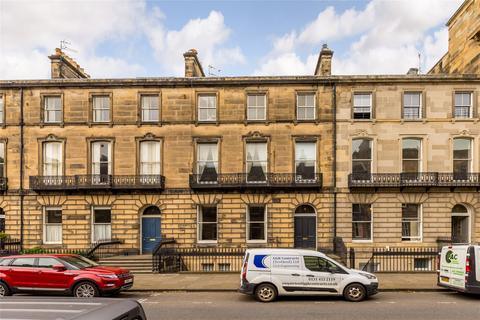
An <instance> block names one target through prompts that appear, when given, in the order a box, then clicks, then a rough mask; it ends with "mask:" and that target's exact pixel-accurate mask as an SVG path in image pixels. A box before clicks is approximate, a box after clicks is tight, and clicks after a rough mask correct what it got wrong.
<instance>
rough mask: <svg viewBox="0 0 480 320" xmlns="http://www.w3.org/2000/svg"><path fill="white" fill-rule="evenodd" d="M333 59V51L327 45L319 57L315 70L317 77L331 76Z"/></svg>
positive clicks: (323, 47)
mask: <svg viewBox="0 0 480 320" xmlns="http://www.w3.org/2000/svg"><path fill="white" fill-rule="evenodd" d="M332 57H333V51H332V50H330V49H329V48H328V46H327V44H326V43H325V44H324V45H323V46H322V51H320V55H319V56H318V61H317V67H316V68H315V75H316V76H330V75H331V74H332Z"/></svg>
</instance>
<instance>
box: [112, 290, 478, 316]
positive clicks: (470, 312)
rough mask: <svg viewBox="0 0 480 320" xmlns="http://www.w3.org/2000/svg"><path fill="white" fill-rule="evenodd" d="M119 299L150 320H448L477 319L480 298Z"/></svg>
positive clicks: (185, 295)
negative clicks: (133, 301)
mask: <svg viewBox="0 0 480 320" xmlns="http://www.w3.org/2000/svg"><path fill="white" fill-rule="evenodd" d="M120 297H123V298H133V299H137V300H138V301H139V302H140V303H141V304H142V305H143V307H144V309H145V311H146V313H147V317H148V319H149V320H169V319H172V320H183V319H185V320H193V319H199V320H201V319H205V320H216V319H229V320H230V319H231V320H233V319H249V320H250V319H262V320H267V319H275V320H279V319H315V320H319V319H328V320H337V319H349V320H350V319H354V320H362V319H368V320H375V319H378V320H386V319H389V320H390V319H392V320H394V319H399V320H400V319H402V320H415V319H422V320H425V319H435V320H442V319H445V320H447V319H448V320H452V319H477V318H478V316H479V315H480V296H468V295H464V294H460V293H453V292H382V293H379V294H378V295H376V296H373V297H371V298H370V299H369V300H367V301H364V302H360V303H352V302H346V301H344V300H343V299H342V298H337V297H292V298H281V299H280V300H279V301H277V302H273V303H268V304H264V303H260V302H256V301H255V300H254V299H253V298H251V297H249V296H245V295H242V294H238V293H233V292H225V293H219V292H165V293H138V294H134V293H124V294H122V295H121V296H120Z"/></svg>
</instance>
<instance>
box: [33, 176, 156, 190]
mask: <svg viewBox="0 0 480 320" xmlns="http://www.w3.org/2000/svg"><path fill="white" fill-rule="evenodd" d="M30 188H31V189H33V190H36V191H42V190H46V191H47V190H82V189H89V190H91V189H117V190H122V189H123V190H125V189H157V190H162V189H164V188H165V177H164V176H162V175H133V176H124V175H118V176H117V175H95V174H94V175H75V176H30Z"/></svg>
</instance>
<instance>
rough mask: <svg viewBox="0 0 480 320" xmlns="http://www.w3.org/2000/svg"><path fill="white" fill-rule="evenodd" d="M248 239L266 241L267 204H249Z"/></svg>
mask: <svg viewBox="0 0 480 320" xmlns="http://www.w3.org/2000/svg"><path fill="white" fill-rule="evenodd" d="M247 240H248V241H251V242H265V241H266V240H267V208H266V207H265V206H258V205H251V206H248V208H247Z"/></svg>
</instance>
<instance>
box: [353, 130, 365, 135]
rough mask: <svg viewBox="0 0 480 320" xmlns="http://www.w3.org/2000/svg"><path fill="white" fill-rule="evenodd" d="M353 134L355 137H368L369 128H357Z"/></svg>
mask: <svg viewBox="0 0 480 320" xmlns="http://www.w3.org/2000/svg"><path fill="white" fill-rule="evenodd" d="M353 136H355V137H368V132H367V130H357V131H355V133H354V134H353Z"/></svg>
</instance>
